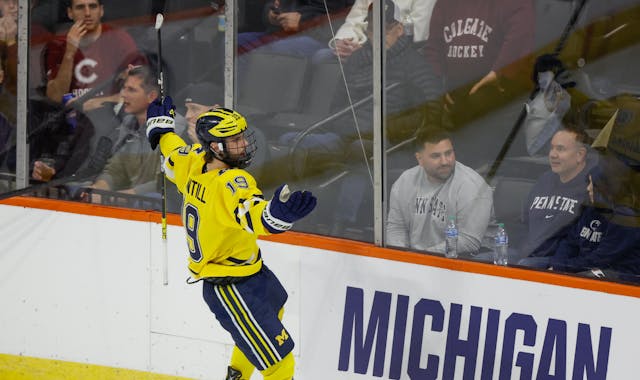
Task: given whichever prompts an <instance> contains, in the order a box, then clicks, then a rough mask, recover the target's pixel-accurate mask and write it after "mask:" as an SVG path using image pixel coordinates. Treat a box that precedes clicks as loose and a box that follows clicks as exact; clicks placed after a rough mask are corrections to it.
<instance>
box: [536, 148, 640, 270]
mask: <svg viewBox="0 0 640 380" xmlns="http://www.w3.org/2000/svg"><path fill="white" fill-rule="evenodd" d="M606 161H608V162H606ZM611 161H618V159H617V158H616V157H612V156H608V157H602V158H601V162H599V163H598V165H597V166H596V167H594V168H593V169H592V170H591V171H590V172H589V184H588V191H589V198H590V202H589V203H588V204H586V205H584V207H583V209H582V212H581V214H580V219H579V220H577V221H576V223H574V224H573V225H572V226H571V228H570V229H569V231H568V233H567V234H566V236H565V237H564V239H562V241H561V242H560V244H559V246H558V249H557V251H556V254H555V255H554V256H552V257H551V259H550V261H549V268H550V269H552V270H556V271H563V272H573V273H580V274H583V275H587V276H589V277H598V278H607V279H611V280H623V281H634V282H640V209H639V208H637V207H635V208H634V207H629V206H626V205H624V204H618V203H616V201H617V200H618V199H617V197H616V195H617V194H619V193H621V192H623V193H625V194H627V196H628V195H633V196H635V197H637V195H638V189H637V188H636V187H635V186H633V182H631V181H629V179H630V178H631V177H637V176H638V173H637V172H635V173H633V172H631V171H632V169H630V168H629V167H627V166H625V165H624V164H623V163H622V162H620V161H618V162H617V163H616V162H611ZM614 167H615V169H614ZM611 169H614V170H611ZM621 170H624V171H626V172H630V173H629V174H630V175H627V174H623V173H621ZM636 182H637V181H636ZM636 184H637V183H636Z"/></svg>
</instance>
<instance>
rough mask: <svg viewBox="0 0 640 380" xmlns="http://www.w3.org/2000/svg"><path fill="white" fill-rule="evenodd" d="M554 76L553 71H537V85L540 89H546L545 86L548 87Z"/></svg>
mask: <svg viewBox="0 0 640 380" xmlns="http://www.w3.org/2000/svg"><path fill="white" fill-rule="evenodd" d="M554 76H555V74H554V73H553V71H545V72H543V73H538V86H539V87H540V89H541V90H542V91H544V90H546V89H547V87H549V85H550V84H551V82H552V81H553V77H554Z"/></svg>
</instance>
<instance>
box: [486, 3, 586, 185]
mask: <svg viewBox="0 0 640 380" xmlns="http://www.w3.org/2000/svg"><path fill="white" fill-rule="evenodd" d="M578 1H580V3H579V4H578V6H577V7H576V8H575V10H574V11H573V14H572V15H571V18H570V19H569V22H568V23H567V25H566V26H565V28H564V30H563V32H562V35H561V36H560V38H559V40H558V44H557V45H556V47H555V49H554V50H553V55H554V56H558V55H559V54H560V52H561V51H562V49H563V48H564V45H565V44H566V43H567V39H568V38H569V35H570V34H571V30H572V29H573V28H574V26H575V24H576V22H578V17H579V16H580V14H581V13H582V9H583V8H584V6H585V4H586V3H587V0H578ZM537 93H538V89H537V88H535V89H534V90H533V91H532V92H531V94H529V99H533V98H534V97H535V96H536V94H537ZM526 116H527V109H526V108H525V107H523V108H522V110H521V111H520V114H519V115H518V119H517V120H516V122H515V124H514V125H513V127H512V129H511V131H510V132H509V135H507V138H506V139H505V141H504V144H502V148H501V149H500V152H499V153H498V156H497V157H496V159H495V160H494V161H493V164H492V165H491V167H490V168H489V171H488V172H487V177H486V179H487V182H489V183H491V180H492V179H493V177H494V176H495V175H496V173H497V172H498V167H499V166H500V164H502V160H504V157H505V156H506V155H507V152H508V151H509V148H511V144H513V141H514V140H515V139H516V135H517V134H518V132H520V128H521V127H522V124H523V123H524V119H525V118H526Z"/></svg>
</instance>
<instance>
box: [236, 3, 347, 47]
mask: <svg viewBox="0 0 640 380" xmlns="http://www.w3.org/2000/svg"><path fill="white" fill-rule="evenodd" d="M352 4H353V0H301V1H293V0H269V1H267V2H266V3H265V6H264V16H263V19H264V23H265V25H266V31H265V32H248V33H240V34H239V35H238V53H239V54H242V53H246V52H248V51H250V50H252V49H255V48H259V47H262V46H264V45H266V46H264V49H265V50H267V51H269V52H276V53H283V54H293V55H300V56H305V57H311V56H313V54H314V53H315V52H317V51H318V50H319V49H321V48H322V47H323V42H321V41H327V40H328V39H329V38H330V29H329V28H328V27H327V22H328V20H327V11H328V12H329V13H330V14H334V13H336V12H339V11H341V10H343V9H346V8H347V7H349V6H351V5H352Z"/></svg>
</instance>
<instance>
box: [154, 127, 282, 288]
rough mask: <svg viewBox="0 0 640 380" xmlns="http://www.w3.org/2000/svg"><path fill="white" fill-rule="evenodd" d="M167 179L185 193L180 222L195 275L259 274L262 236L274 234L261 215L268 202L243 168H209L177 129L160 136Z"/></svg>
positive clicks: (198, 149)
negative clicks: (213, 169) (179, 134)
mask: <svg viewBox="0 0 640 380" xmlns="http://www.w3.org/2000/svg"><path fill="white" fill-rule="evenodd" d="M160 149H161V150H162V154H163V156H164V157H165V160H164V169H165V175H166V177H167V178H168V179H169V180H170V181H172V182H173V183H175V184H176V186H177V188H178V190H179V191H180V193H182V195H183V205H182V223H183V225H184V228H185V232H186V239H187V247H188V250H189V270H190V271H191V272H192V275H193V277H194V278H196V279H199V278H205V277H227V276H231V277H244V276H250V275H252V274H254V273H257V272H258V271H259V270H260V268H261V267H262V258H261V255H260V250H259V248H258V244H257V238H258V236H259V235H269V234H270V232H269V230H267V229H266V228H265V226H264V225H263V224H262V221H261V216H262V213H263V211H264V209H265V207H266V206H267V204H268V202H267V201H265V200H264V198H263V196H262V191H260V189H258V187H257V185H256V181H255V179H254V178H253V177H252V176H251V174H249V173H248V172H247V171H245V170H242V169H237V168H233V169H226V170H217V171H211V172H207V170H206V162H205V160H204V154H205V151H204V149H203V148H202V147H201V146H200V144H194V145H187V144H186V143H185V142H184V141H183V140H182V138H180V137H179V136H178V135H176V134H175V133H167V134H164V135H163V136H162V138H161V139H160Z"/></svg>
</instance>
